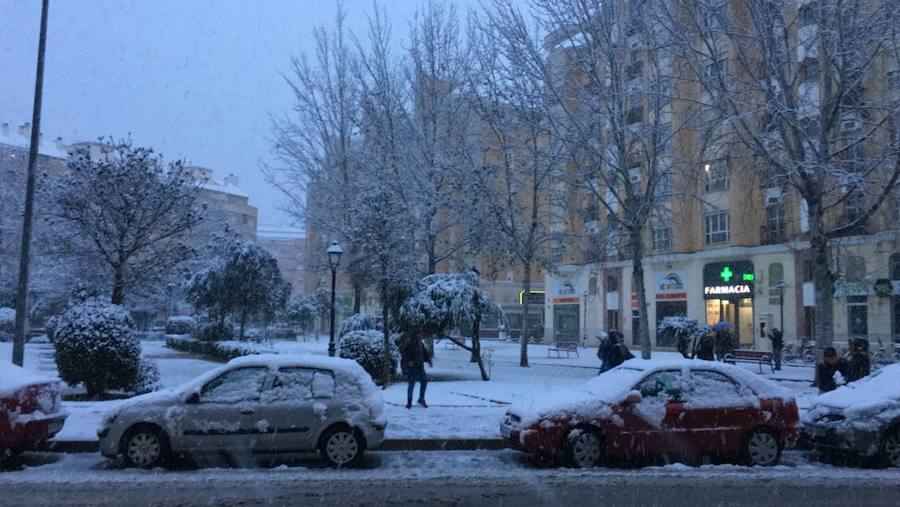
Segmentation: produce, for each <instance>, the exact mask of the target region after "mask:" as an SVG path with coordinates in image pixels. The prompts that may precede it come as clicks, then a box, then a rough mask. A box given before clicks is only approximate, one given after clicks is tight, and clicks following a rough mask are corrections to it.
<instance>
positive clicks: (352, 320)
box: [337, 313, 381, 337]
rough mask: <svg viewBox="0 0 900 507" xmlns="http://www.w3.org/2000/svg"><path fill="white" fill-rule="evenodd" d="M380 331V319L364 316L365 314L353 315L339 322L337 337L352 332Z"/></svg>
mask: <svg viewBox="0 0 900 507" xmlns="http://www.w3.org/2000/svg"><path fill="white" fill-rule="evenodd" d="M380 329H381V317H376V316H374V315H366V314H365V313H354V314H353V315H351V316H349V317H347V318H346V319H344V320H343V321H342V322H341V327H339V328H338V333H337V335H338V336H339V337H341V336H344V335H346V334H347V333H351V332H353V331H369V330H380Z"/></svg>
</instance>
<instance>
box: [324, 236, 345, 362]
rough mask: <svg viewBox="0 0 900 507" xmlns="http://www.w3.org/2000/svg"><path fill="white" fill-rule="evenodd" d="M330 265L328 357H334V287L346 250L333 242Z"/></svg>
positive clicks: (329, 253)
mask: <svg viewBox="0 0 900 507" xmlns="http://www.w3.org/2000/svg"><path fill="white" fill-rule="evenodd" d="M327 252H328V265H329V266H331V334H330V335H329V339H328V355H329V356H332V357H333V356H334V354H335V352H336V350H335V349H336V347H335V343H334V306H335V296H334V287H335V283H336V282H337V268H338V266H340V264H341V254H343V253H344V250H343V249H342V248H341V246H340V245H338V244H337V241H332V242H331V246H329V247H328V250H327Z"/></svg>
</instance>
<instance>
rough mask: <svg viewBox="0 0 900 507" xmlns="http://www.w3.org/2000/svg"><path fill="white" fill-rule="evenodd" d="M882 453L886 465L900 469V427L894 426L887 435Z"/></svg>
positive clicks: (882, 445) (882, 446)
mask: <svg viewBox="0 0 900 507" xmlns="http://www.w3.org/2000/svg"><path fill="white" fill-rule="evenodd" d="M881 453H882V456H883V457H884V463H885V465H887V466H889V467H900V426H894V427H893V428H891V429H889V430H888V431H887V433H885V435H884V441H883V442H882V444H881Z"/></svg>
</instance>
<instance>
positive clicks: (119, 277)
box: [110, 264, 125, 305]
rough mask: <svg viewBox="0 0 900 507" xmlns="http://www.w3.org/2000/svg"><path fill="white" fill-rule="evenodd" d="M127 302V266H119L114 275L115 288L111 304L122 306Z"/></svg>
mask: <svg viewBox="0 0 900 507" xmlns="http://www.w3.org/2000/svg"><path fill="white" fill-rule="evenodd" d="M124 302H125V265H124V264H119V265H117V266H116V267H115V273H114V275H113V288H112V297H111V298H110V303H112V304H114V305H121V304H122V303H124Z"/></svg>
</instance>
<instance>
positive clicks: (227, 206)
mask: <svg viewBox="0 0 900 507" xmlns="http://www.w3.org/2000/svg"><path fill="white" fill-rule="evenodd" d="M187 169H190V170H191V171H193V173H194V175H195V176H197V177H198V178H200V179H201V180H202V181H204V183H203V189H202V193H201V196H200V202H202V203H204V204H206V206H207V210H208V212H209V218H210V219H211V220H214V221H215V220H218V221H221V222H223V223H224V224H225V225H227V226H228V228H229V229H231V230H232V231H234V232H237V233H238V234H240V235H241V237H242V238H243V239H245V240H247V241H252V242H255V241H256V229H257V223H258V221H259V210H258V209H257V208H256V207H255V206H252V205H251V204H250V197H249V196H248V195H247V194H245V193H244V192H243V191H242V190H241V189H240V188H238V186H237V185H238V177H237V176H235V175H234V174H231V173H229V174H228V176H225V178H223V179H221V180H218V179H216V178H215V175H214V174H213V170H212V169H209V168H206V167H199V166H188V167H187Z"/></svg>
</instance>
